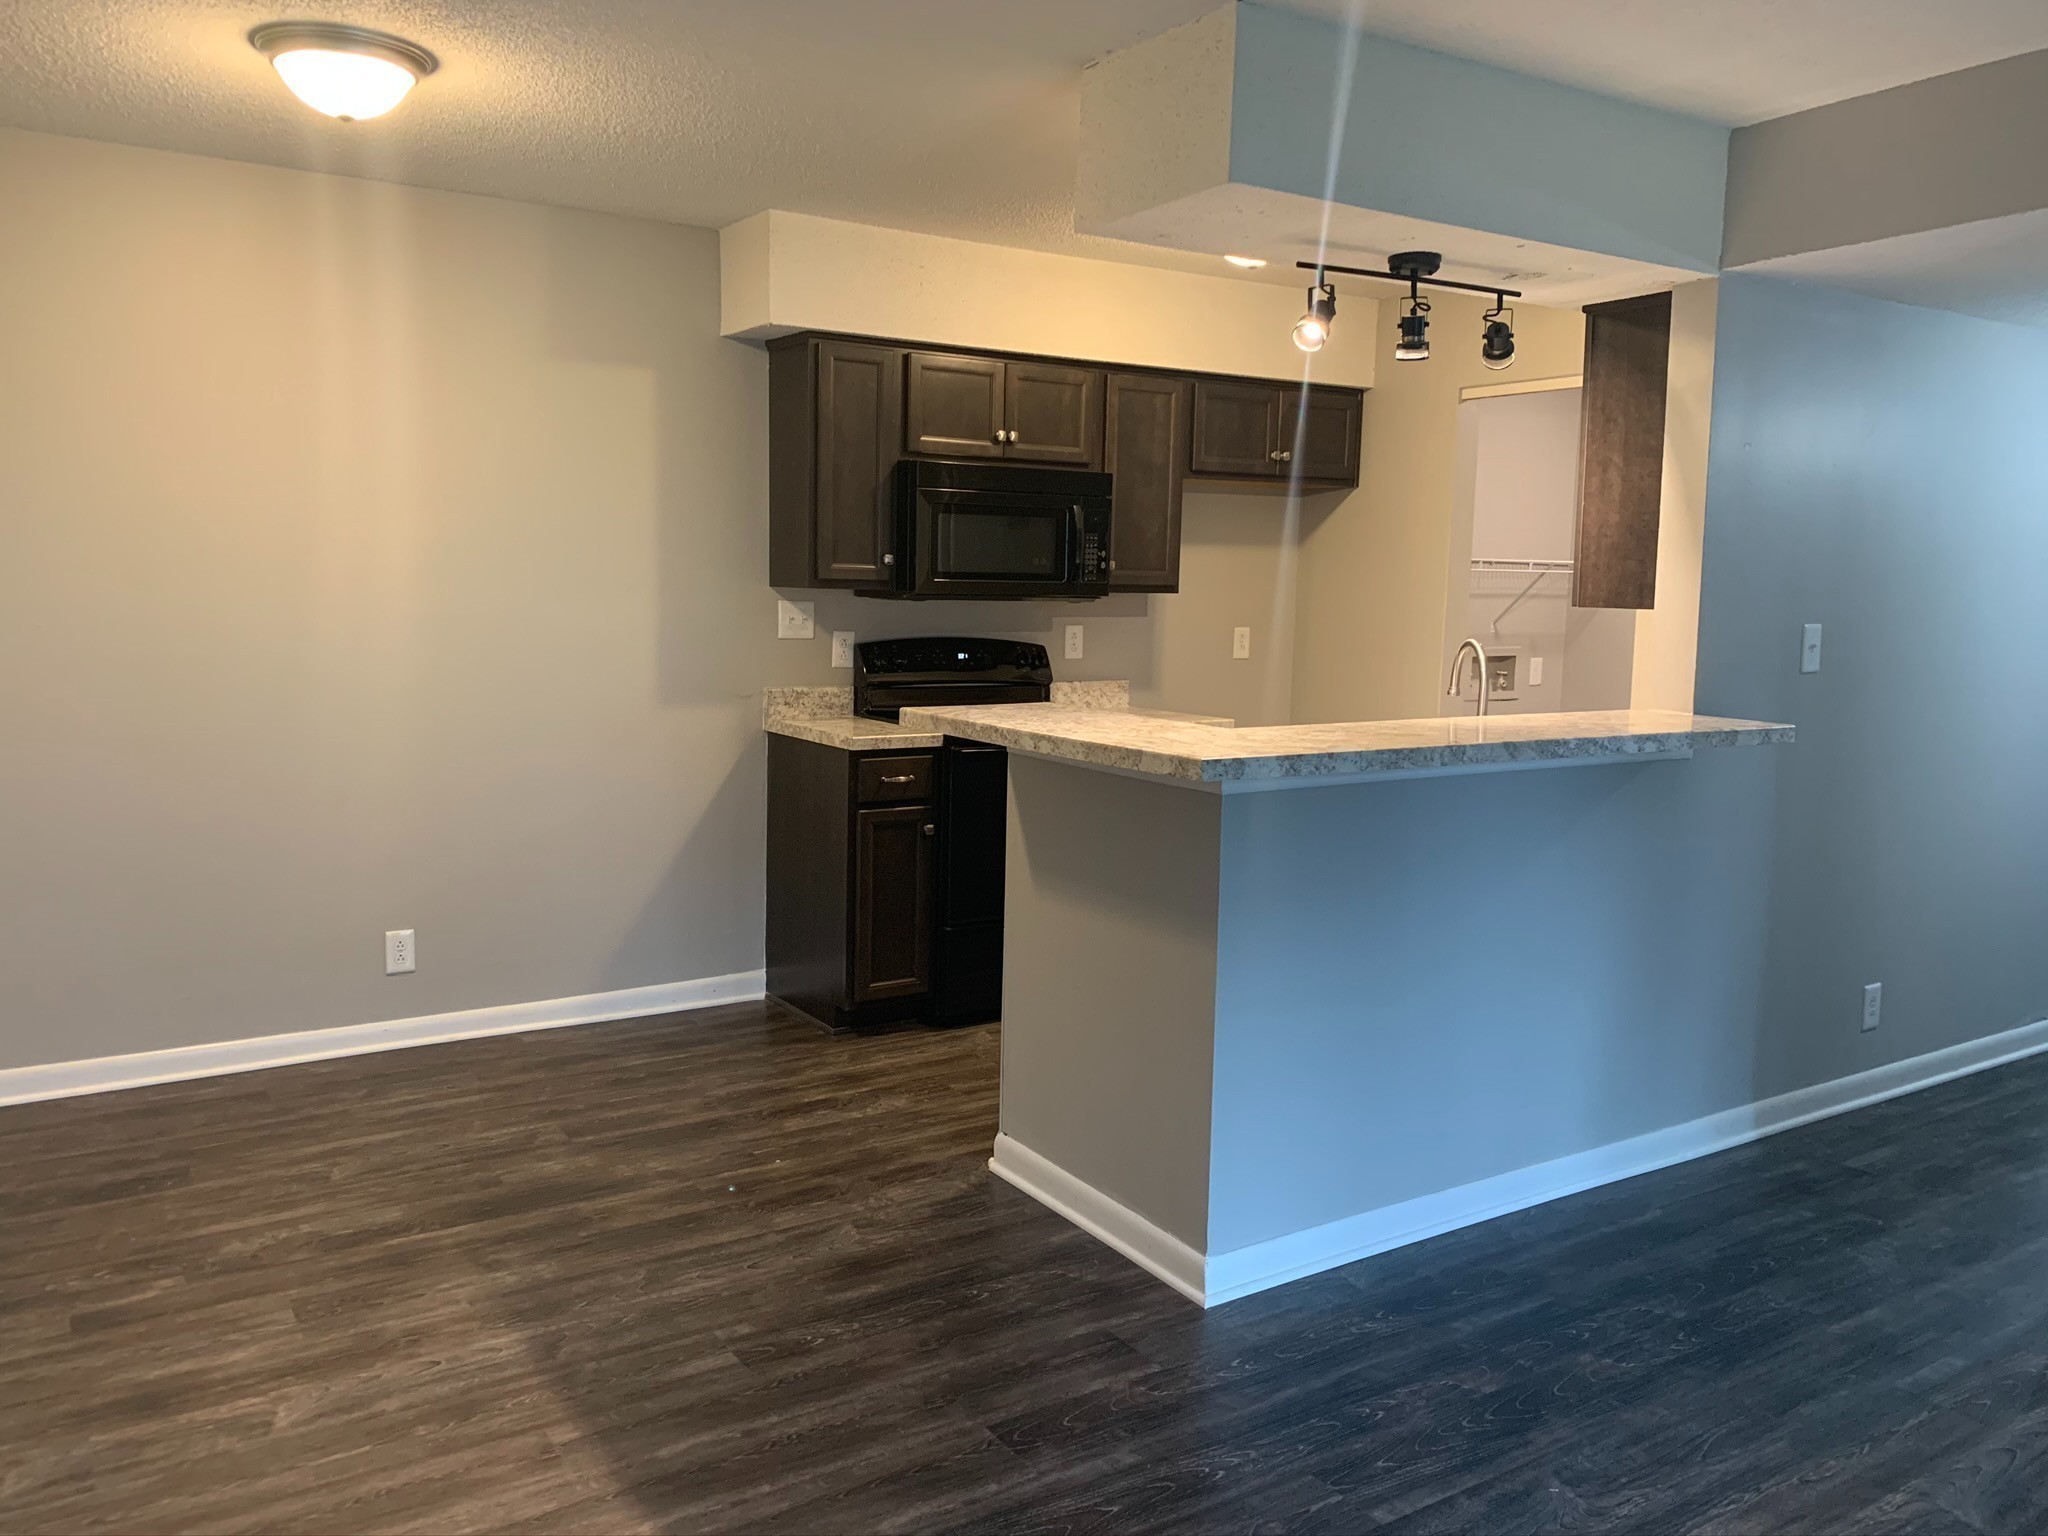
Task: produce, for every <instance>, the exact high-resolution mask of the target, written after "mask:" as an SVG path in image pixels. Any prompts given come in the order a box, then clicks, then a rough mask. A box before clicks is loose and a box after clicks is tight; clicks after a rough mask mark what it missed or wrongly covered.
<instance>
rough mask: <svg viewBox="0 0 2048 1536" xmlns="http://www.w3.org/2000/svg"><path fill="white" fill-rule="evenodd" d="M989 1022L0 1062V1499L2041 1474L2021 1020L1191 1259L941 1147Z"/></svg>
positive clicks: (207, 1525) (313, 1510) (94, 1505)
mask: <svg viewBox="0 0 2048 1536" xmlns="http://www.w3.org/2000/svg"><path fill="white" fill-rule="evenodd" d="M277 1027H278V1028H279V1029H283V1028H288V1027H290V1026H289V1021H286V1020H279V1021H278V1024H277ZM1000 1037H1001V1032H1000V1030H999V1029H998V1028H995V1027H988V1028H970V1029H959V1030H938V1031H923V1030H919V1031H913V1032H907V1033H900V1034H892V1035H885V1036H880V1037H862V1036H846V1035H841V1036H831V1035H825V1034H823V1033H821V1032H819V1031H818V1030H816V1029H815V1028H814V1027H812V1026H811V1025H809V1024H807V1023H803V1022H799V1021H797V1020H796V1018H795V1016H794V1015H792V1014H790V1013H788V1012H786V1011H784V1010H782V1009H780V1008H778V1007H777V1006H775V1005H773V1004H763V1003H746V1004H739V1005H734V1006H730V1007H724V1008H713V1009H707V1010H704V1011H702V1012H698V1013H687V1014H678V1015H672V1016H669V1017H664V1018H655V1019H642V1020H629V1021H624V1022H619V1023H613V1024H596V1025H589V1026H586V1027H584V1028H579V1029H563V1030H548V1031H543V1032H540V1033H536V1034H527V1035H515V1036H506V1037H501V1038H497V1039H486V1040H470V1041H462V1042H459V1043H455V1044H450V1045H439V1046H428V1047H423V1048H421V1049H417V1050H407V1051H394V1052H390V1053H388V1054H384V1055H372V1056H357V1057H350V1058H347V1059H344V1060H339V1061H327V1062H314V1063H310V1064H306V1065H302V1066H294V1067H282V1068H277V1069H275V1070H272V1071H267V1072H251V1073H247V1074H243V1075H240V1076H232V1077H219V1078H212V1079H207V1080H204V1081H200V1082H191V1083H172V1084H165V1085H163V1086H159V1087H154V1088H138V1089H133V1090H130V1091H128V1092H123V1093H109V1094H101V1095H96V1096H89V1097H84V1098H76V1099H64V1100H58V1101H54V1102H50V1103H43V1104H25V1105H17V1106H14V1107H12V1108H4V1109H0V1223H4V1227H0V1231H4V1234H5V1240H4V1241H0V1306H4V1307H5V1317H6V1326H5V1328H4V1329H0V1383H4V1385H0V1445H4V1446H5V1447H6V1452H7V1455H6V1469H7V1470H6V1476H5V1477H4V1478H0V1530H5V1531H8V1532H10V1533H16V1532H18V1533H41V1532H52V1533H54V1532H74V1531H88V1530H96V1531H148V1532H158V1531H201V1530H240V1531H277V1532H331V1531H350V1532H364V1533H384V1532H398V1531H431V1532H441V1531H529V1532H610V1531H646V1530H664V1531H728V1530H739V1529H750V1530H770V1529H772V1530H781V1531H794V1532H821V1531H831V1532H837V1531H871V1530H884V1529H887V1530H898V1531H938V1530H963V1529H973V1530H988V1531H995V1530H1015V1529H1022V1528H1030V1529H1033V1530H1048V1529H1049V1530H1079V1529H1089V1530H1115V1531H1120V1532H1121V1531H1131V1532H1188V1531H1212V1530H1216V1531H1220V1530H1254V1529H1258V1530H1317V1531H1328V1532H1350V1531H1364V1530H1379V1529H1382V1528H1385V1529H1390V1530H1398V1531H1408V1532H1417V1531H1426V1530H1436V1531H1471V1532H1496V1531H1525V1530H1551V1529H1558V1528H1565V1527H1568V1528H1571V1529H1574V1530H1582V1531H1613V1532H1617V1533H1638V1532H1695V1531H1697V1532H1706V1531H1732V1530H1743V1531H1757V1532H1838V1531H1842V1532H1845V1531H1877V1530H1891V1531H1910V1532H1930V1533H1933V1532H1951V1533H1956V1536H1970V1533H1975V1532H1994V1531H2003V1532H2014V1533H2027V1532H2035V1531H2039V1530H2042V1529H2043V1528H2044V1527H2048V1482H2044V1480H2043V1479H2042V1478H2041V1477H2039V1476H2038V1475H2036V1473H2035V1471H2034V1469H2035V1468H2037V1467H2038V1466H2039V1465H2040V1459H2039V1457H2037V1456H2036V1455H2035V1452H2036V1451H2037V1450H2040V1449H2041V1448H2042V1446H2043V1443H2044V1442H2043V1438H2042V1436H2043V1424H2042V1416H2041V1408H2040V1393H2041V1383H2042V1381H2043V1379H2044V1373H2048V1345H2044V1342H2043V1341H2044V1339H2048V1291H2044V1289H2043V1287H2042V1285H2041V1283H2040V1275H2041V1263H2042V1256H2043V1254H2044V1253H2048V1204H2044V1203H2043V1202H2041V1201H2040V1200H2038V1199H2035V1198H2033V1192H2034V1191H2036V1190H2038V1189H2040V1188H2041V1187H2042V1186H2043V1182H2044V1180H2048V1116H2044V1115H2043V1114H2042V1112H2041V1106H2042V1104H2043V1103H2044V1102H2048V1057H2034V1058H2031V1059H2028V1060H2025V1061H2020V1062H2015V1063H2012V1064H2010V1065H2008V1066H2005V1067H2001V1068H1998V1069H1995V1070H1993V1071H1988V1072H1983V1073H1979V1074H1977V1075H1975V1076H1972V1077H1966V1078H1962V1079H1959V1080H1957V1081H1954V1082H1950V1083H1946V1084H1943V1085H1942V1086H1940V1087H1937V1088H1932V1089H1929V1090H1927V1091H1926V1092H1923V1093H1918V1094H1912V1095H1909V1096H1907V1097H1905V1098H1900V1099H1894V1100H1891V1101H1890V1102H1888V1103H1883V1104H1878V1105H1874V1106H1872V1107H1870V1108H1867V1109H1863V1110H1860V1111H1857V1112H1856V1113H1854V1114H1850V1115H1845V1116H1842V1117H1840V1118H1838V1119H1833V1120H1827V1121H1822V1122H1820V1123H1818V1124H1814V1125H1809V1126H1805V1127H1803V1128H1801V1129H1798V1130H1794V1131H1788V1132H1786V1133H1784V1134H1783V1135H1779V1136H1774V1137H1771V1138H1769V1139H1768V1140H1765V1141H1761V1142H1757V1143H1754V1144H1752V1145H1750V1146H1747V1147H1740V1148H1737V1149H1734V1150H1732V1151H1728V1152H1725V1153H1722V1154H1720V1155H1718V1156H1715V1157H1711V1158H1706V1159H1702V1160H1700V1161H1697V1162H1692V1163H1687V1164H1683V1165H1681V1166H1679V1167H1675V1168H1667V1169H1664V1170H1662V1171H1661V1172H1657V1173H1652V1174H1647V1175H1645V1176H1643V1177H1641V1178H1636V1179H1630V1180H1628V1181H1627V1182H1625V1183H1621V1184H1615V1185H1610V1186H1608V1187H1606V1188H1602V1189H1596V1190H1591V1191H1588V1192H1586V1193H1584V1194H1580V1195H1575V1196H1573V1197H1571V1198H1569V1199H1566V1200H1560V1201H1556V1202H1553V1203H1551V1204H1549V1205H1544V1206H1538V1207H1536V1208H1534V1209H1531V1210H1526V1211H1521V1212H1518V1213H1516V1214H1514V1215H1510V1216H1505V1217H1502V1218H1500V1219H1499V1220H1496V1221H1490V1222H1486V1223H1484V1224H1482V1225H1479V1226H1475V1227H1470V1228H1467V1229H1465V1230H1463V1231H1459V1232H1453V1233H1449V1234H1446V1235H1445V1236H1442V1237H1439V1238H1435V1239H1433V1240H1431V1241H1429V1242H1426V1243H1421V1244H1417V1245H1415V1246H1413V1247H1408V1248H1403V1249H1398V1250H1396V1251H1394V1252H1391V1253H1384V1254H1380V1255H1378V1256H1376V1257H1374V1258H1369V1259H1365V1260H1361V1261H1360V1262H1358V1263H1356V1264H1352V1265H1349V1266H1347V1267H1346V1268H1344V1269H1341V1270H1337V1271H1333V1272H1331V1273H1328V1274H1323V1275H1317V1276H1314V1277H1311V1278H1309V1279H1306V1280H1302V1281H1298V1282H1296V1283H1295V1284H1292V1285H1288V1286H1284V1287H1282V1288H1280V1289H1278V1290H1274V1291H1269V1292H1266V1293H1264V1294H1262V1295H1258V1296H1252V1297H1248V1298H1246V1299H1244V1300H1242V1301H1235V1302H1231V1303H1229V1304H1228V1305H1226V1306H1223V1307H1219V1308H1215V1309H1212V1310H1210V1311H1207V1312H1204V1311H1203V1310H1202V1309H1200V1308H1199V1307H1196V1306H1194V1305H1193V1304H1191V1303H1189V1302H1188V1301H1186V1300H1184V1299H1183V1298H1182V1297H1181V1296H1179V1295H1178V1294H1176V1293H1175V1292H1174V1291H1172V1290H1171V1289H1170V1288H1168V1287H1167V1286H1165V1285H1163V1284H1162V1283H1160V1282H1159V1281H1158V1280H1155V1279H1154V1278H1153V1277H1152V1276H1150V1275H1148V1274H1145V1273H1144V1272H1142V1271H1141V1270H1139V1269H1138V1268H1137V1267H1136V1266H1135V1265H1133V1264H1132V1263H1130V1261H1129V1260H1127V1259H1125V1258H1123V1257H1122V1256H1121V1255H1119V1254H1117V1253H1115V1252H1113V1251H1112V1250H1111V1249H1109V1248H1108V1247H1107V1246H1105V1245H1104V1244H1102V1243H1101V1242H1099V1241H1097V1240H1096V1239H1095V1238H1093V1237H1090V1236H1089V1235H1088V1234H1087V1233H1085V1232H1083V1231H1081V1230H1080V1229H1078V1228H1077V1227H1075V1226H1073V1225H1072V1224H1070V1223H1069V1222H1067V1221H1065V1220H1063V1219H1062V1218H1061V1217H1059V1216H1056V1215H1054V1214H1053V1213H1052V1212H1051V1211H1048V1210H1046V1209H1044V1208H1043V1207H1041V1206H1039V1205H1038V1204H1037V1203H1036V1202H1034V1201H1033V1200H1031V1199H1030V1198H1029V1197H1028V1196H1026V1195H1024V1194H1022V1193H1021V1192H1019V1191H1018V1190H1015V1189H1012V1188H1011V1187H1010V1186H1009V1185H1007V1184H1004V1183H1002V1182H1001V1181H1000V1180H998V1179H996V1178H994V1177H993V1176H992V1175H991V1174H990V1173H989V1171H988V1167H987V1161H988V1153H989V1144H990V1142H991V1140H992V1139H993V1137H994V1135H995V1130H996V1097H997V1094H996V1069H997V1052H998V1045H999V1042H1000Z"/></svg>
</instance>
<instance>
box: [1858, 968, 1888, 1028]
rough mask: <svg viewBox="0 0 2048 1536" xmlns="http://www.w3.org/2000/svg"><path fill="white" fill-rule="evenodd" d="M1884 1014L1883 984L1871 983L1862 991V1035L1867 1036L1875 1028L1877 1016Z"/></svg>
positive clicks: (1878, 982) (1879, 982)
mask: <svg viewBox="0 0 2048 1536" xmlns="http://www.w3.org/2000/svg"><path fill="white" fill-rule="evenodd" d="M1883 1012H1884V983H1883V982H1881V981H1873V982H1872V983H1871V984H1870V985H1869V986H1867V987H1865V988H1864V989H1863V1033H1865V1034H1866V1035H1867V1034H1869V1033H1870V1032H1871V1031H1872V1030H1873V1029H1875V1028H1877V1020H1878V1015H1880V1014H1881V1013H1883Z"/></svg>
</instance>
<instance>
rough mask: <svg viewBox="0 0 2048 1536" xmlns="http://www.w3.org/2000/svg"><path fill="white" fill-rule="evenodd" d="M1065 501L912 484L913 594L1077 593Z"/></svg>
mask: <svg viewBox="0 0 2048 1536" xmlns="http://www.w3.org/2000/svg"><path fill="white" fill-rule="evenodd" d="M1081 516H1082V513H1081V504H1080V501H1079V500H1078V499H1076V498H1073V497H1053V496H1044V495H1031V494H1028V493H1020V492H1012V491H983V490H959V489H955V488H951V487H938V486H919V487H918V488H917V491H916V504H915V506H914V507H913V508H912V509H911V516H910V518H909V519H908V521H909V522H910V524H911V528H910V530H909V531H910V534H911V539H910V545H911V547H910V548H909V550H907V551H906V552H905V553H906V555H907V557H908V558H907V560H906V561H905V564H906V566H907V567H908V572H907V573H908V575H909V578H910V579H909V581H908V582H907V584H906V585H907V586H908V589H909V593H910V595H911V596H913V597H1062V596H1069V595H1073V594H1075V593H1076V592H1078V591H1079V589H1080V585H1081V584H1080V564H1081V561H1080V525H1081Z"/></svg>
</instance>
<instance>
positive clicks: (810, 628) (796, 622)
mask: <svg viewBox="0 0 2048 1536" xmlns="http://www.w3.org/2000/svg"><path fill="white" fill-rule="evenodd" d="M817 632H818V605H817V604H816V603H792V602H791V601H790V600H789V599H788V598H786V597H782V598H777V599H776V601H775V636H776V638H777V639H778V640H808V639H810V638H811V636H813V635H815V634H816V633H817Z"/></svg>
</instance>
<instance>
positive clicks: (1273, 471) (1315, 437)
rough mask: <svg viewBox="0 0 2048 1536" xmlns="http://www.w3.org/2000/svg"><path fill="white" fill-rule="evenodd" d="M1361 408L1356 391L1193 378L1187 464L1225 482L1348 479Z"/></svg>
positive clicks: (1320, 485)
mask: <svg viewBox="0 0 2048 1536" xmlns="http://www.w3.org/2000/svg"><path fill="white" fill-rule="evenodd" d="M1363 407H1364V399H1363V396H1361V395H1360V394H1359V392H1358V391H1357V390H1351V389H1308V388H1303V387H1301V386H1298V385H1287V384H1265V383H1253V382H1247V381H1244V380H1239V379H1197V380H1196V381H1195V418H1194V449H1193V452H1192V454H1191V455H1190V458H1189V468H1190V469H1191V470H1192V471H1193V472H1194V473H1195V474H1197V475H1215V476H1218V477H1223V478H1228V479H1232V480H1285V479H1289V478H1292V477H1296V476H1298V477H1299V478H1300V479H1301V480H1302V481H1303V482H1306V483H1309V484H1311V485H1313V486H1314V488H1316V489H1318V490H1322V489H1328V488H1330V487H1333V486H1340V485H1344V486H1349V485H1356V484H1358V435H1359V429H1360V427H1361V425H1362V423H1363ZM1297 453H1299V454H1300V456H1301V462H1300V463H1299V464H1296V463H1295V455H1296V454H1297Z"/></svg>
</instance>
